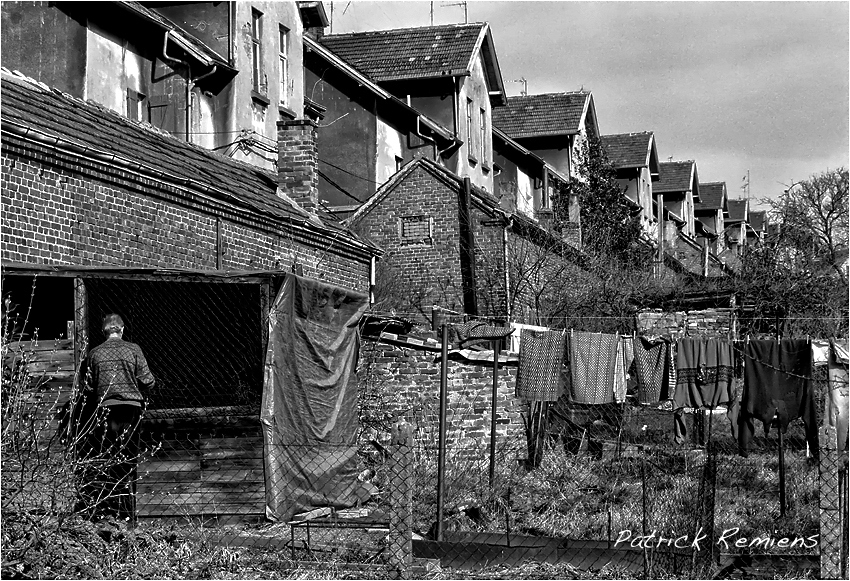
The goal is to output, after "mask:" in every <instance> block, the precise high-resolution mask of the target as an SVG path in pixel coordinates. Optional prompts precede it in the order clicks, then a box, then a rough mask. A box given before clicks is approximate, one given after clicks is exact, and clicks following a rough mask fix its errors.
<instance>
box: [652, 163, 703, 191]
mask: <svg viewBox="0 0 850 581" xmlns="http://www.w3.org/2000/svg"><path fill="white" fill-rule="evenodd" d="M693 168H694V162H693V160H687V161H662V162H661V163H659V164H658V174H659V176H660V179H659V180H658V181H657V182H653V183H652V192H653V193H658V194H661V193H664V192H687V191H689V190H691V189H692V188H693V184H692V183H691V180H692V176H693Z"/></svg>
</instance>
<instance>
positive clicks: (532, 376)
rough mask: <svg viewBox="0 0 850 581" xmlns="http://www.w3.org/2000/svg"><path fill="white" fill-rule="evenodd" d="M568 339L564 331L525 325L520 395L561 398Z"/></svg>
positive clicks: (521, 339) (521, 355)
mask: <svg viewBox="0 0 850 581" xmlns="http://www.w3.org/2000/svg"><path fill="white" fill-rule="evenodd" d="M565 340H566V336H565V334H564V332H563V331H542V332H538V331H529V330H528V329H523V331H522V334H521V336H520V344H519V369H518V370H517V378H516V395H517V397H520V398H523V399H527V400H532V401H558V398H559V397H560V396H561V368H562V366H563V365H564V342H565Z"/></svg>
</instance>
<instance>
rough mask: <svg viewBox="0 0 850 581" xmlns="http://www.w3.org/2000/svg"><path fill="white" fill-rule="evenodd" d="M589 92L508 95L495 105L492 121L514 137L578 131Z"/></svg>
mask: <svg viewBox="0 0 850 581" xmlns="http://www.w3.org/2000/svg"><path fill="white" fill-rule="evenodd" d="M589 100H590V93H589V92H586V91H576V92H571V93H547V94H543V95H520V96H517V97H508V104H507V105H505V106H503V107H493V125H495V126H496V127H498V128H499V129H501V130H502V131H504V132H505V133H506V134H507V135H508V136H509V137H511V138H512V139H520V138H523V137H539V136H544V135H565V134H566V135H574V134H576V133H578V132H579V128H580V126H581V121H582V117H583V115H584V112H585V110H586V109H587V107H588V102H589Z"/></svg>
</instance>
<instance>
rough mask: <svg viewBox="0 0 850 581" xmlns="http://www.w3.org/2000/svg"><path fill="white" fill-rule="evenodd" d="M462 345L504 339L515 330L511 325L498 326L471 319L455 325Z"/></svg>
mask: <svg viewBox="0 0 850 581" xmlns="http://www.w3.org/2000/svg"><path fill="white" fill-rule="evenodd" d="M454 329H455V332H456V333H457V338H458V342H459V343H460V344H461V345H464V344H471V343H480V342H487V341H492V340H493V339H503V338H505V337H507V336H508V335H510V334H511V333H513V332H514V330H513V329H511V328H510V327H496V326H494V325H487V324H486V323H483V322H481V321H469V322H467V323H458V324H456V325H454Z"/></svg>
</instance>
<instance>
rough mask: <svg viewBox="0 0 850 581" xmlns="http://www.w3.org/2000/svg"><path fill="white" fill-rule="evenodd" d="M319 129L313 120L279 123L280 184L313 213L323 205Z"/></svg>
mask: <svg viewBox="0 0 850 581" xmlns="http://www.w3.org/2000/svg"><path fill="white" fill-rule="evenodd" d="M317 128H318V125H316V123H315V122H313V121H311V120H309V119H296V120H291V121H290V120H286V121H278V122H277V176H278V178H277V179H278V185H279V186H280V187H281V189H283V190H284V191H285V192H286V194H287V195H288V196H289V197H290V198H292V199H293V200H295V201H296V202H298V204H299V205H300V206H301V207H302V208H304V209H305V210H307V211H308V212H310V213H311V214H315V213H316V209H317V208H318V207H319V153H318V148H317V147H316V140H317V137H318V133H317Z"/></svg>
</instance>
